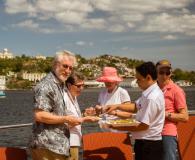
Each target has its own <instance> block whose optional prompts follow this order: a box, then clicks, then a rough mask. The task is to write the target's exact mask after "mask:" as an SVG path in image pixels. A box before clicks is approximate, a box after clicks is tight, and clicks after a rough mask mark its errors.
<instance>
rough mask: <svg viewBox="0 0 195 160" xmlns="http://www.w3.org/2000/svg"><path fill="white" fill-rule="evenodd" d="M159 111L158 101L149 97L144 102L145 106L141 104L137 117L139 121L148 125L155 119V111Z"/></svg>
mask: <svg viewBox="0 0 195 160" xmlns="http://www.w3.org/2000/svg"><path fill="white" fill-rule="evenodd" d="M156 112H157V107H156V103H155V102H154V101H153V100H150V99H148V100H147V101H145V102H144V106H141V108H140V109H139V113H138V115H137V117H136V119H137V120H138V121H139V122H142V123H145V124H147V125H150V124H151V121H152V120H153V119H154V116H155V115H156V114H155V113H156Z"/></svg>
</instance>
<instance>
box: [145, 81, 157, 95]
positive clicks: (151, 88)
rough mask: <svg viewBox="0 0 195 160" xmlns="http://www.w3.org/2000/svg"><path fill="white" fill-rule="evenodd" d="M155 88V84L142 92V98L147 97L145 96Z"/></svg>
mask: <svg viewBox="0 0 195 160" xmlns="http://www.w3.org/2000/svg"><path fill="white" fill-rule="evenodd" d="M157 86H158V85H157V83H154V84H152V85H151V86H150V87H148V88H147V89H146V90H144V91H143V92H142V95H143V96H144V97H147V95H148V94H149V93H150V92H152V91H153V90H154V88H156V87H157Z"/></svg>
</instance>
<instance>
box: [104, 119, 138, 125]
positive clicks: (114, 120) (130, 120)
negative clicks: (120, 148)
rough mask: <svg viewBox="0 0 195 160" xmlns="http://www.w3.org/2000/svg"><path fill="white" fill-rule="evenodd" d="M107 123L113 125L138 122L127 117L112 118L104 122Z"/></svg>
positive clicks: (135, 123) (136, 123)
mask: <svg viewBox="0 0 195 160" xmlns="http://www.w3.org/2000/svg"><path fill="white" fill-rule="evenodd" d="M106 123H107V124H111V125H113V126H133V125H138V124H139V122H138V121H136V120H135V119H133V118H128V119H112V120H108V121H107V122H106Z"/></svg>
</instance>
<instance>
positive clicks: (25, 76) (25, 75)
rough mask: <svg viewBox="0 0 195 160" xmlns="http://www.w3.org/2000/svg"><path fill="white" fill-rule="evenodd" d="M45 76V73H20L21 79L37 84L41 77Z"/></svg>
mask: <svg viewBox="0 0 195 160" xmlns="http://www.w3.org/2000/svg"><path fill="white" fill-rule="evenodd" d="M45 76H46V73H27V72H24V73H22V78H23V79H27V80H29V81H33V82H37V81H40V80H41V79H42V78H43V77H45Z"/></svg>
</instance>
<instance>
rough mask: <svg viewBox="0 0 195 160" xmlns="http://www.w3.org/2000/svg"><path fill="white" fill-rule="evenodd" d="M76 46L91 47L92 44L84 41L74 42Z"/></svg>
mask: <svg viewBox="0 0 195 160" xmlns="http://www.w3.org/2000/svg"><path fill="white" fill-rule="evenodd" d="M76 45H78V46H93V45H94V44H93V42H85V41H78V42H76Z"/></svg>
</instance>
